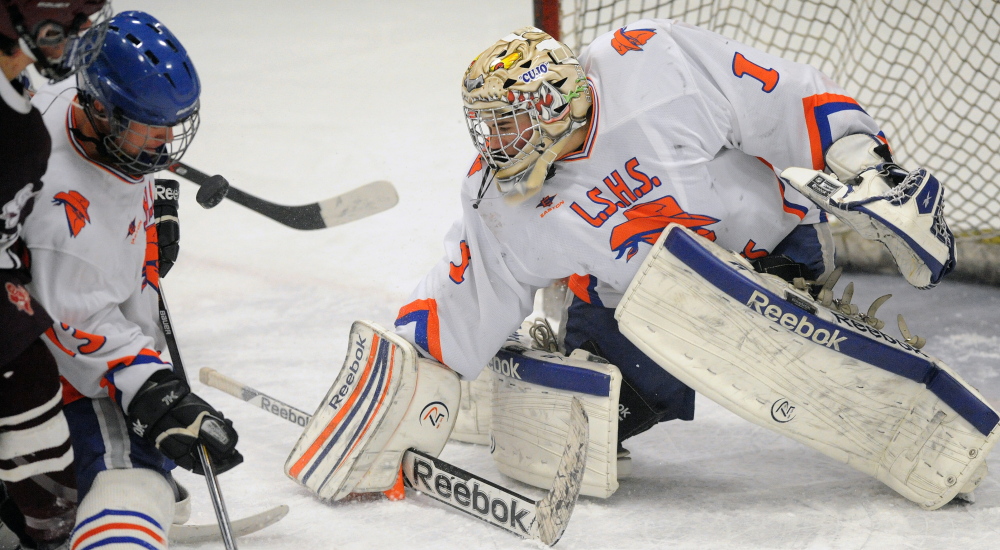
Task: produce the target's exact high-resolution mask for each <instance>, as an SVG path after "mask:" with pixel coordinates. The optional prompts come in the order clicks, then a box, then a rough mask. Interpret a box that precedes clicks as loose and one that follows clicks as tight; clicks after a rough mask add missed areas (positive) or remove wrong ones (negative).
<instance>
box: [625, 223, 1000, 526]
mask: <svg viewBox="0 0 1000 550" xmlns="http://www.w3.org/2000/svg"><path fill="white" fill-rule="evenodd" d="M615 315H616V318H618V321H619V328H620V330H621V331H622V333H623V334H625V335H626V336H627V337H628V338H629V339H630V340H631V341H632V342H633V343H635V344H636V346H638V347H639V348H640V349H642V350H643V351H644V352H645V353H646V354H648V355H649V356H650V357H651V358H652V359H654V360H655V361H656V362H657V363H659V364H660V365H661V366H662V367H663V368H664V369H666V370H667V371H668V372H670V373H671V374H672V375H674V376H676V377H677V378H678V379H679V380H681V381H682V382H684V383H685V384H687V385H688V386H690V387H692V388H693V389H694V390H695V391H697V392H699V393H701V394H703V395H705V396H707V397H709V398H710V399H712V400H714V401H716V402H717V403H719V404H720V405H722V406H724V407H726V408H727V409H729V410H731V411H733V412H735V413H736V414H738V415H740V416H742V417H743V418H745V419H747V420H750V421H751V422H754V423H756V424H759V425H761V426H764V427H766V428H769V429H772V430H774V431H777V432H779V433H781V434H783V435H786V436H788V437H791V438H793V439H796V440H798V441H800V442H802V443H804V444H806V445H808V446H810V447H812V448H814V449H816V450H818V451H820V452H822V453H824V454H826V455H827V456H830V457H833V458H835V459H837V460H840V461H842V462H845V463H847V464H848V465H850V466H852V467H854V468H855V469H857V470H859V471H862V472H865V473H867V474H869V475H872V476H874V477H875V478H877V479H879V480H880V481H882V482H883V483H885V484H886V485H888V486H889V487H891V488H892V489H894V490H896V491H897V492H899V493H900V494H901V495H903V496H904V497H906V498H908V499H910V500H912V501H914V502H916V503H917V504H919V505H920V506H922V507H924V508H926V509H935V508H938V507H940V506H942V505H943V504H945V503H947V502H948V501H950V500H951V499H952V498H954V497H955V496H956V494H957V493H958V492H960V491H962V492H967V491H968V490H969V489H970V488H973V487H975V485H976V484H977V483H978V482H979V480H981V479H982V476H984V475H985V468H983V466H984V465H985V459H986V455H987V454H988V453H989V451H990V450H991V449H992V448H993V446H994V445H995V444H996V442H997V439H998V438H1000V430H998V422H1000V417H998V415H997V413H996V411H995V410H993V408H992V407H990V405H989V404H988V403H987V402H986V401H985V399H983V397H982V396H981V395H980V394H979V392H977V391H976V390H975V389H974V388H972V387H971V386H969V385H968V384H966V383H965V382H964V381H963V380H962V379H961V378H960V377H959V376H958V375H957V374H955V373H954V372H953V371H952V370H951V369H949V368H948V367H947V366H945V365H944V364H942V363H941V362H940V361H938V360H937V359H935V358H933V357H930V356H928V355H926V354H925V353H923V352H921V351H919V350H917V349H914V348H912V347H911V346H909V345H908V344H906V343H905V342H902V341H900V340H897V339H895V338H893V337H891V336H889V335H887V334H885V333H883V332H881V331H880V330H878V329H875V328H874V327H872V326H870V325H868V324H866V323H865V322H864V319H863V318H862V317H861V316H859V315H857V314H853V315H848V314H844V313H841V312H835V311H832V310H831V309H828V308H825V307H822V306H821V305H820V304H819V303H818V302H815V301H814V300H813V299H812V297H811V296H809V294H807V293H804V292H800V291H798V290H796V289H795V288H794V287H792V286H790V285H788V284H786V283H785V282H784V281H780V280H778V279H777V278H774V277H770V276H761V275H759V274H757V273H755V272H753V270H752V269H750V268H749V266H748V265H747V264H746V262H745V260H743V259H742V258H740V257H739V256H737V255H735V254H733V253H731V252H728V251H726V250H723V249H722V248H721V247H719V246H717V245H715V244H714V243H712V242H710V241H708V240H706V239H703V238H701V237H699V236H697V235H695V234H694V233H692V232H690V231H688V230H686V229H684V228H682V227H680V226H677V225H674V226H671V227H669V228H668V229H667V230H666V231H664V232H663V235H661V238H660V239H659V240H658V241H657V243H656V244H655V245H654V246H653V250H652V251H651V252H650V254H649V255H648V256H647V258H646V260H645V261H644V262H643V265H642V266H641V267H640V269H639V272H638V274H637V275H636V278H635V280H633V281H632V284H631V285H630V286H629V289H628V291H627V292H626V294H625V297H624V298H623V299H622V301H621V303H620V304H619V306H618V309H617V311H616V313H615Z"/></svg>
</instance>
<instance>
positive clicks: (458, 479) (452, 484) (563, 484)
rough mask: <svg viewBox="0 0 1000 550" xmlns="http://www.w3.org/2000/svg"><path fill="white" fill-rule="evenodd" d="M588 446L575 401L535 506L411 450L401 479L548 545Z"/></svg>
mask: <svg viewBox="0 0 1000 550" xmlns="http://www.w3.org/2000/svg"><path fill="white" fill-rule="evenodd" d="M198 377H199V380H201V382H202V383H203V384H205V385H208V386H212V387H213V388H216V389H219V390H222V391H224V392H226V393H228V394H229V395H232V396H234V397H237V398H239V399H242V400H243V401H246V402H247V403H250V404H252V405H255V406H257V407H260V408H262V409H264V410H266V411H267V412H270V413H271V414H274V415H275V416H279V417H281V418H284V419H285V420H288V421H290V422H293V423H295V424H299V425H301V426H303V427H304V426H305V424H306V423H308V421H309V419H310V418H311V417H312V416H311V415H309V414H307V413H305V412H303V411H301V410H300V409H297V408H295V407H293V406H291V405H289V404H287V403H285V402H283V401H280V400H278V399H275V398H273V397H271V396H269V395H267V394H264V393H262V392H260V391H259V390H256V389H254V388H251V387H250V386H247V385H246V384H243V383H241V382H239V381H237V380H235V379H233V378H231V377H229V376H226V375H224V374H222V373H220V372H219V371H217V370H215V369H210V368H208V367H203V368H202V369H201V371H199V375H198ZM299 419H302V420H301V421H300V420H299ZM587 442H588V421H587V416H586V413H585V412H584V411H583V406H582V405H581V404H580V402H579V401H578V400H577V399H575V398H574V399H573V400H572V402H571V403H570V438H569V440H568V441H567V443H566V449H565V450H564V452H563V459H562V461H561V462H560V465H559V468H558V471H557V475H556V480H555V482H554V484H553V487H552V489H551V490H550V491H549V492H548V494H547V495H546V496H545V497H544V498H542V499H541V500H539V501H535V500H532V499H530V498H527V497H525V496H523V495H520V494H518V493H516V492H514V491H511V490H510V489H507V488H505V487H503V486H500V485H497V484H496V483H493V482H492V481H489V480H487V479H485V478H482V477H480V476H477V475H476V474H473V473H470V472H467V471H465V470H463V469H461V468H459V467H457V466H454V465H452V464H449V463H448V462H445V461H444V460H441V459H440V458H437V457H433V456H431V455H428V454H425V453H422V452H420V451H417V450H416V449H409V450H407V451H406V453H404V454H403V475H404V477H405V479H406V483H407V485H409V486H410V487H412V488H414V489H416V490H417V491H420V492H421V493H422V494H425V495H427V496H429V497H431V498H433V499H435V500H437V501H439V502H443V503H445V504H447V505H449V506H451V507H453V508H457V509H459V510H461V511H463V512H465V513H467V514H469V515H471V516H474V517H476V518H478V519H480V520H482V521H485V522H487V523H490V524H492V525H494V526H496V527H499V528H501V529H504V530H506V531H509V532H511V533H513V534H515V535H518V536H520V537H523V538H530V539H538V540H541V541H542V542H544V543H545V544H548V545H550V546H551V545H553V544H555V543H556V542H557V541H558V540H559V538H560V537H561V536H562V533H563V532H564V531H565V529H566V525H567V524H568V523H569V516H570V515H571V514H572V512H573V507H574V505H575V503H576V499H577V497H578V496H579V493H580V484H581V483H582V477H583V469H584V466H585V464H586V454H587V452H586V451H587Z"/></svg>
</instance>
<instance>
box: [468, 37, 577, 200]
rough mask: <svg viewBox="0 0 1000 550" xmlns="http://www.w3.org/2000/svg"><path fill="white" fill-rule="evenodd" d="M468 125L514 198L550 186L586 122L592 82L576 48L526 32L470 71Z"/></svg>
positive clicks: (474, 63) (498, 47)
mask: <svg viewBox="0 0 1000 550" xmlns="http://www.w3.org/2000/svg"><path fill="white" fill-rule="evenodd" d="M462 100H463V103H464V105H465V115H466V124H468V127H469V134H470V135H471V136H472V141H473V143H475V145H476V148H477V149H479V154H480V155H481V156H482V158H483V160H484V161H485V162H486V164H487V165H488V166H489V167H490V168H491V169H492V170H493V171H495V172H496V179H497V187H498V188H499V189H500V192H501V193H503V194H505V195H506V196H507V197H508V198H511V197H520V198H522V199H523V198H527V197H529V196H531V195H533V194H534V193H535V192H537V191H538V190H539V189H540V188H541V186H542V183H544V181H545V178H546V175H547V173H548V170H549V167H550V166H551V165H552V163H553V162H555V160H556V159H557V158H558V157H559V155H560V154H561V153H562V152H563V149H564V148H565V146H566V142H567V140H568V139H569V137H570V135H571V134H572V133H573V132H574V131H575V130H577V129H579V128H582V127H583V126H585V125H586V124H587V120H588V116H589V113H590V108H591V97H590V88H589V87H588V86H587V76H586V74H585V73H584V72H583V68H582V67H581V66H580V63H579V62H578V61H577V60H576V57H575V56H574V55H573V52H572V50H570V49H569V48H568V47H567V46H566V45H564V44H563V43H561V42H559V41H558V40H556V39H554V38H552V37H551V36H549V35H548V34H546V33H544V32H542V31H541V30H539V29H536V28H534V27H524V28H521V29H518V30H516V31H514V32H512V33H511V34H509V35H507V36H505V37H504V38H502V39H501V40H500V41H499V42H497V43H496V44H494V45H493V46H490V48H489V49H487V50H486V51H484V52H483V53H481V54H480V55H479V56H478V57H477V58H476V59H475V60H473V61H472V64H471V65H469V68H468V70H467V71H466V72H465V78H464V80H463V82H462Z"/></svg>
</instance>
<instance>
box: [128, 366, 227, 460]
mask: <svg viewBox="0 0 1000 550" xmlns="http://www.w3.org/2000/svg"><path fill="white" fill-rule="evenodd" d="M128 416H129V422H130V425H129V428H130V429H131V430H132V431H133V432H135V434H136V435H138V436H140V437H142V438H144V439H146V440H147V441H149V442H151V443H153V444H154V445H156V448H157V449H159V450H160V452H162V453H163V454H164V455H166V456H167V458H170V459H171V460H173V461H174V462H176V463H177V465H178V466H180V467H181V468H184V469H185V470H191V471H192V472H194V473H196V474H199V475H205V472H204V471H203V470H202V467H201V460H200V459H199V458H198V444H199V443H201V444H204V445H205V447H206V448H207V449H208V453H209V455H210V456H211V458H212V464H213V465H214V466H215V472H216V473H219V474H221V473H222V472H225V471H227V470H229V469H232V468H233V467H235V466H237V465H238V464H240V463H241V462H243V455H241V454H240V453H239V452H238V451H237V450H236V441H237V439H238V436H237V435H236V430H234V429H233V423H232V421H231V420H227V419H226V418H225V417H224V416H222V413H220V412H219V411H217V410H215V409H213V408H212V406H211V405H209V404H208V403H206V402H205V400H203V399H202V398H200V397H198V396H197V395H195V394H193V393H191V389H190V388H189V387H188V385H187V383H186V382H185V381H184V380H181V379H180V378H179V377H178V376H177V375H176V374H174V373H172V372H170V371H166V370H161V371H157V372H155V373H153V376H150V377H149V380H147V381H146V383H145V384H143V385H142V387H141V388H139V392H138V393H137V394H136V395H135V397H133V398H132V403H131V404H130V405H129V409H128Z"/></svg>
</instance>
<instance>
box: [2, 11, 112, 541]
mask: <svg viewBox="0 0 1000 550" xmlns="http://www.w3.org/2000/svg"><path fill="white" fill-rule="evenodd" d="M104 6H105V2H104V0H72V1H66V2H40V1H38V0H0V69H2V70H3V78H2V79H0V210H2V214H0V220H2V223H0V373H2V374H3V376H0V482H3V483H4V484H5V485H6V491H4V490H3V488H2V487H0V519H2V520H3V522H4V523H7V524H8V525H9V526H12V527H13V528H14V530H15V531H17V532H18V535H19V537H20V538H21V541H22V544H24V545H25V546H26V547H38V548H54V547H57V546H59V545H60V544H61V543H62V541H64V540H65V539H67V538H68V536H69V532H70V530H71V529H72V528H73V517H74V515H75V512H76V481H75V479H74V476H73V465H72V461H73V451H72V448H71V447H70V443H69V431H68V428H67V426H66V420H65V417H64V416H63V413H62V410H61V409H62V407H61V405H62V402H61V397H62V392H61V388H60V385H59V376H58V372H57V368H56V364H55V361H54V359H53V358H52V355H51V354H50V353H49V351H48V350H47V349H46V348H45V345H44V344H43V343H42V341H41V340H40V339H39V336H40V335H41V334H42V333H43V332H45V330H46V329H48V328H49V327H50V326H51V324H52V320H51V319H50V318H49V316H48V314H47V313H46V311H45V309H44V308H43V307H42V306H41V304H39V303H38V301H37V300H36V299H35V298H34V297H33V296H32V295H31V294H29V293H28V291H27V290H26V288H25V284H26V283H27V282H28V281H29V280H30V272H29V270H28V269H29V265H30V254H29V252H28V249H27V248H25V246H24V241H23V240H22V239H21V238H20V234H21V229H22V226H23V225H24V223H25V220H26V219H27V217H28V215H29V214H30V213H31V210H32V207H33V205H34V199H35V196H36V194H37V193H38V190H39V189H40V188H41V177H42V174H43V173H44V172H45V168H46V164H47V162H48V157H49V151H50V149H51V141H50V139H49V135H48V133H47V132H46V131H45V126H44V124H43V123H42V118H41V115H40V114H39V112H38V110H37V109H35V108H33V107H32V106H31V104H30V103H29V99H28V94H27V93H26V91H25V89H24V83H23V82H22V80H21V79H20V75H21V72H22V71H24V70H25V69H26V68H27V67H28V66H29V65H31V64H34V66H35V68H36V69H38V71H39V72H40V73H41V74H43V75H44V76H46V77H48V78H50V79H52V80H59V79H64V78H66V77H68V76H70V75H71V74H73V72H75V71H76V70H79V69H80V68H81V67H82V66H84V65H85V64H86V63H87V62H88V61H89V60H90V59H92V58H93V55H94V53H95V47H94V46H95V45H97V44H100V37H101V32H102V30H103V26H102V25H101V24H100V20H101V19H102V18H106V16H107V15H108V12H109V11H110V8H106V9H105V10H104V11H103V12H102V13H101V15H100V16H97V17H95V19H94V20H91V19H89V17H90V16H91V15H93V14H95V13H97V12H98V11H99V10H101V8H102V7H104ZM94 23H97V26H96V27H95V28H93V29H91V30H90V31H89V32H86V31H84V28H85V27H89V26H90V25H92V24H94ZM8 492H9V494H10V497H11V500H7V493H8ZM19 527H20V528H19Z"/></svg>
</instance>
